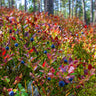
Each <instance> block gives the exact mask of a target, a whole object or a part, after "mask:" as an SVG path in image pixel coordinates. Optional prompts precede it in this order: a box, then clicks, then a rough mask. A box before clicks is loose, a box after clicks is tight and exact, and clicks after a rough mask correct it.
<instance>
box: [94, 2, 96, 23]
mask: <svg viewBox="0 0 96 96" xmlns="http://www.w3.org/2000/svg"><path fill="white" fill-rule="evenodd" d="M94 23H95V24H96V0H95V21H94Z"/></svg>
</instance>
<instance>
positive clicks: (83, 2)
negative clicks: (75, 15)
mask: <svg viewBox="0 0 96 96" xmlns="http://www.w3.org/2000/svg"><path fill="white" fill-rule="evenodd" d="M82 7H83V21H85V22H86V11H85V0H82Z"/></svg>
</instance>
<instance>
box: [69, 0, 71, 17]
mask: <svg viewBox="0 0 96 96" xmlns="http://www.w3.org/2000/svg"><path fill="white" fill-rule="evenodd" d="M69 17H71V1H70V0H69Z"/></svg>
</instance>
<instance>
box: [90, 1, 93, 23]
mask: <svg viewBox="0 0 96 96" xmlns="http://www.w3.org/2000/svg"><path fill="white" fill-rule="evenodd" d="M90 7H91V11H90V22H91V23H92V22H93V0H91V6H90Z"/></svg>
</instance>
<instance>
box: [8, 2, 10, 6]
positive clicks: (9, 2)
mask: <svg viewBox="0 0 96 96" xmlns="http://www.w3.org/2000/svg"><path fill="white" fill-rule="evenodd" d="M8 5H9V8H10V0H8Z"/></svg>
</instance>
